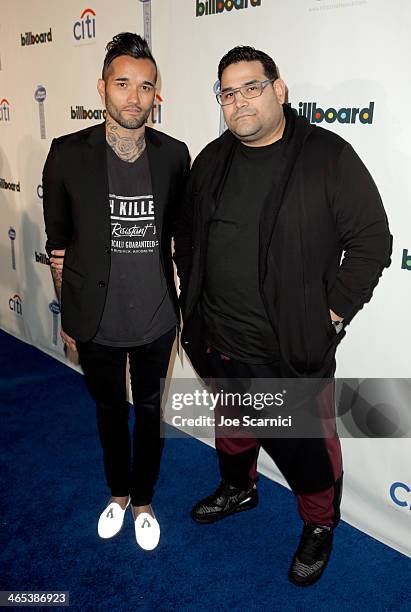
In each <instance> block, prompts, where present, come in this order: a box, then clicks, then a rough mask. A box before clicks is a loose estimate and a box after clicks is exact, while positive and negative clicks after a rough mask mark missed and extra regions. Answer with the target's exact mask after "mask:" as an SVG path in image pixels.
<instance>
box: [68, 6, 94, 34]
mask: <svg viewBox="0 0 411 612" xmlns="http://www.w3.org/2000/svg"><path fill="white" fill-rule="evenodd" d="M73 36H74V38H75V39H76V40H91V39H93V38H95V37H96V13H95V12H94V11H93V9H91V8H86V9H84V11H83V12H82V13H81V15H80V21H76V22H75V24H74V25H73Z"/></svg>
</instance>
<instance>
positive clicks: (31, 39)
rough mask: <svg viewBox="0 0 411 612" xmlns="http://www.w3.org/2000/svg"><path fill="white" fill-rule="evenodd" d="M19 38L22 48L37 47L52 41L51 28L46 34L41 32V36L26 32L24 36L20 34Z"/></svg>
mask: <svg viewBox="0 0 411 612" xmlns="http://www.w3.org/2000/svg"><path fill="white" fill-rule="evenodd" d="M20 38H21V46H22V47H28V46H29V45H38V44H42V43H48V42H52V41H53V35H52V33H51V28H50V29H49V31H48V32H42V33H41V34H33V33H32V32H26V33H25V34H20Z"/></svg>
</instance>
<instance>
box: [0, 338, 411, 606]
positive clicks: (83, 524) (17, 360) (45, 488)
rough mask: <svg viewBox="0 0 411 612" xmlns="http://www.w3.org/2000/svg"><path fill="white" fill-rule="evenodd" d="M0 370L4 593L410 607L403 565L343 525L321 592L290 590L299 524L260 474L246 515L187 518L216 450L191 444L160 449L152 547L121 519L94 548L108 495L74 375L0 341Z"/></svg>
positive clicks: (97, 599) (89, 410)
mask: <svg viewBox="0 0 411 612" xmlns="http://www.w3.org/2000/svg"><path fill="white" fill-rule="evenodd" d="M0 371H1V373H2V376H1V380H0V398H1V431H0V442H1V472H0V475H1V495H2V504H1V509H0V513H1V514H0V521H1V523H0V524H1V542H2V543H1V552H0V561H1V568H0V589H1V590H48V591H52V590H56V591H61V590H65V591H69V592H70V609H71V610H76V611H77V610H81V611H85V610H99V611H100V610H103V611H104V610H115V611H117V612H118V611H123V610H127V611H131V610H138V611H140V610H150V611H151V610H167V611H168V610H193V611H194V610H196V611H202V610H218V611H224V610H239V611H242V610H247V611H248V610H267V611H276V610H278V611H282V612H284V611H287V610H308V609H313V610H360V609H362V610H371V609H373V610H406V609H407V610H409V609H410V583H411V580H410V565H411V564H410V560H409V559H408V558H407V557H405V556H404V555H401V554H400V553H398V552H396V551H394V550H392V549H390V548H389V547H387V546H385V545H383V544H381V543H380V542H377V541H376V540H373V539H372V538H370V537H368V536H366V535H364V534H363V533H361V532H359V531H358V530H356V529H354V528H352V527H350V526H349V525H347V524H345V523H341V525H340V527H339V528H338V530H337V531H336V533H335V545H334V552H333V555H332V557H331V560H330V563H329V566H328V568H327V571H326V573H325V574H324V576H323V578H322V579H321V581H320V582H318V583H317V584H316V585H314V586H312V587H311V588H309V589H299V588H296V587H294V586H293V585H291V584H290V583H289V582H288V581H287V571H288V566H289V563H290V559H291V557H292V554H293V552H294V549H295V547H296V546H297V544H298V538H299V534H300V530H301V524H300V520H299V518H298V515H297V511H296V507H295V502H294V498H293V495H292V494H291V493H290V492H289V491H287V490H286V489H284V488H283V487H281V486H279V485H277V484H275V483H273V482H271V481H269V480H268V479H266V478H264V477H262V478H261V479H260V483H259V491H260V505H259V506H258V508H256V509H255V510H252V511H250V512H244V513H242V514H239V515H236V516H233V517H231V518H229V519H227V520H225V521H222V522H220V523H217V524H215V525H197V524H195V523H194V522H193V521H191V519H190V518H189V516H188V512H189V509H190V507H191V506H192V504H193V502H195V501H196V500H197V499H198V498H200V497H201V496H203V495H204V494H208V493H209V492H210V491H211V490H212V489H213V488H214V487H215V485H216V484H217V482H218V474H217V467H216V460H215V456H214V452H213V451H212V450H211V449H210V448H208V447H207V446H205V445H203V444H202V443H200V442H198V441H196V440H193V439H190V438H184V439H181V438H180V439H169V440H167V441H166V448H165V452H164V458H163V463H162V469H161V476H160V480H159V483H158V487H157V493H156V497H155V503H154V507H155V511H156V514H157V516H158V518H159V521H160V524H161V526H162V536H161V542H160V545H159V547H158V548H157V550H155V551H153V552H150V553H147V552H143V551H141V550H140V549H139V548H138V547H137V545H136V543H135V540H134V532H133V525H132V519H131V515H130V513H127V515H126V522H125V526H124V527H123V529H122V531H121V532H120V534H119V535H118V536H117V537H116V538H114V539H113V540H108V541H102V540H100V539H99V538H98V536H97V532H96V522H97V517H98V515H99V513H100V512H101V510H102V507H103V505H104V503H105V502H106V500H107V499H108V493H107V489H106V486H105V482H104V477H103V471H102V460H101V451H100V447H99V444H98V440H97V430H96V423H95V410H94V406H93V403H92V400H91V399H90V398H89V396H88V394H87V392H86V390H85V386H84V382H83V377H82V376H80V375H79V374H77V373H76V372H74V371H73V370H71V369H70V368H68V367H66V366H64V365H62V364H60V363H59V362H57V361H56V360H54V359H52V358H50V357H48V356H47V355H45V354H44V353H42V352H40V351H39V350H37V349H35V348H33V347H31V346H29V345H27V344H24V343H22V342H20V341H18V340H16V339H15V338H13V337H12V336H10V335H8V334H6V333H4V332H2V331H0ZM26 609H28V608H26Z"/></svg>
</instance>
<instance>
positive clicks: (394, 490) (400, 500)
mask: <svg viewBox="0 0 411 612" xmlns="http://www.w3.org/2000/svg"><path fill="white" fill-rule="evenodd" d="M404 491H405V493H411V488H410V487H409V486H408V485H406V484H405V483H404V482H393V483H392V485H391V487H390V497H391V499H392V501H393V502H394V504H396V505H397V506H400V507H401V508H408V509H409V510H411V497H410V498H409V500H408V501H406V500H405V499H404V497H407V495H406V494H404Z"/></svg>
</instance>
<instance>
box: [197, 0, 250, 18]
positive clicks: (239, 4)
mask: <svg viewBox="0 0 411 612" xmlns="http://www.w3.org/2000/svg"><path fill="white" fill-rule="evenodd" d="M252 6H261V0H196V17H202V16H203V15H219V14H220V13H224V11H227V12H228V13H229V12H230V11H232V10H233V9H236V10H237V11H239V10H240V9H246V8H250V7H252Z"/></svg>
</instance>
